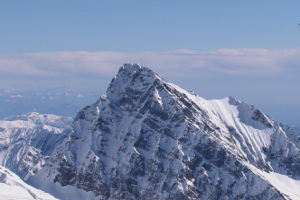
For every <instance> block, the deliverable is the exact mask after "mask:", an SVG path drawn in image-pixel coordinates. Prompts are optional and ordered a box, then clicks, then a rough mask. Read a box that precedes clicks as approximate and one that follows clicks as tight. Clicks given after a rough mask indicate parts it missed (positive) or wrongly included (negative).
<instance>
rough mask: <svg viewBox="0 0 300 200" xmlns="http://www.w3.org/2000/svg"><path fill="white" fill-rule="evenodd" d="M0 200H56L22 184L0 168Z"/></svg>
mask: <svg viewBox="0 0 300 200" xmlns="http://www.w3.org/2000/svg"><path fill="white" fill-rule="evenodd" d="M0 199H1V200H34V199H40V200H57V199H56V198H54V197H53V196H51V195H50V194H47V193H45V192H43V191H41V190H38V189H35V188H33V187H32V186H29V185H27V184H26V183H25V182H23V181H22V180H21V179H20V178H19V177H18V176H17V175H16V174H14V173H13V172H11V171H10V170H8V169H6V168H4V167H2V166H0Z"/></svg>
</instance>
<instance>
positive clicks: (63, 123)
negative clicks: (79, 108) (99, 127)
mask: <svg viewBox="0 0 300 200" xmlns="http://www.w3.org/2000/svg"><path fill="white" fill-rule="evenodd" d="M6 120H9V121H6ZM70 122H71V119H70V118H68V117H60V116H55V115H41V114H39V113H29V114H26V115H18V116H13V117H9V118H4V120H0V165H3V166H5V167H7V168H9V169H10V170H12V171H14V172H15V173H17V174H18V175H19V176H20V177H21V178H23V179H25V180H26V179H27V178H28V176H30V175H33V174H35V173H36V172H37V171H38V170H40V169H41V168H42V166H43V165H44V164H45V162H46V160H47V158H48V156H49V155H51V153H52V152H53V150H54V149H55V148H56V146H57V145H58V144H59V143H61V142H62V140H63V139H64V138H66V137H67V136H68V134H69V132H70Z"/></svg>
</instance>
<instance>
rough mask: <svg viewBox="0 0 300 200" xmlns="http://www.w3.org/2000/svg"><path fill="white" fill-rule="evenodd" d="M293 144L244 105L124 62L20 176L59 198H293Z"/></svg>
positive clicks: (299, 144)
mask: <svg viewBox="0 0 300 200" xmlns="http://www.w3.org/2000/svg"><path fill="white" fill-rule="evenodd" d="M299 149H300V137H299V136H298V135H297V134H296V133H295V132H294V131H293V130H292V129H290V128H289V127H287V126H284V125H283V124H281V123H280V122H277V121H275V120H272V119H271V118H270V117H268V116H266V115H265V114H264V113H263V112H262V111H261V110H259V109H257V108H255V107H254V106H252V105H249V104H247V103H245V102H242V101H239V100H237V99H235V98H233V97H227V98H225V99H222V100H210V101H208V100H205V99H203V98H201V97H199V96H197V95H196V94H194V93H193V92H188V91H185V90H183V89H181V88H180V87H178V86H176V85H174V84H171V83H168V82H167V81H165V80H164V79H163V78H162V77H160V76H159V75H158V74H157V73H155V72H153V71H152V70H150V69H149V68H146V67H142V66H140V65H138V64H125V65H124V66H122V67H121V68H120V70H119V72H118V74H117V75H116V76H115V77H114V78H113V79H112V81H111V83H110V85H109V87H108V89H107V91H106V93H105V94H103V95H102V96H101V97H100V99H99V100H98V101H96V102H95V103H94V104H92V105H90V106H86V107H84V108H83V109H81V110H80V111H79V112H78V113H77V116H76V118H75V119H74V122H73V125H72V129H71V133H70V134H69V135H68V136H67V137H66V138H65V139H64V140H63V141H62V142H61V143H59V144H58V145H57V147H56V148H55V149H54V150H53V152H52V153H51V155H50V157H49V159H48V160H47V161H46V163H45V165H43V167H42V168H41V169H40V170H39V171H38V172H37V173H33V174H35V175H33V176H31V177H29V179H28V183H30V184H32V185H33V186H35V187H37V188H40V189H42V190H44V191H46V192H49V193H51V194H53V195H54V196H56V197H57V198H60V199H70V195H71V194H73V197H74V198H75V199H101V200H102V199H103V200H104V199H105V200H107V199H109V200H114V199H126V200H136V199H139V200H150V199H157V200H160V199H161V200H162V199H167V200H171V199H172V200H196V199H201V200H208V199H275V200H279V199H300V195H299V194H298V192H297V191H299V189H300V181H299V180H300V170H299V169H300V150H299ZM41 181H43V184H40V182H41ZM66 192H68V193H67V194H66ZM76 197H77V198H76ZM72 199H73V198H72Z"/></svg>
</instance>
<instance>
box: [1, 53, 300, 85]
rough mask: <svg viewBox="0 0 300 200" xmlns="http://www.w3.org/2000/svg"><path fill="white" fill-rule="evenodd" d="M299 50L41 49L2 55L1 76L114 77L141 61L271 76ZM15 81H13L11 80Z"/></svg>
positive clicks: (170, 73) (164, 68)
mask: <svg viewBox="0 0 300 200" xmlns="http://www.w3.org/2000/svg"><path fill="white" fill-rule="evenodd" d="M299 57H300V49H287V50H268V49H218V50H215V51H206V52H195V51H191V50H185V49H181V50H176V51H170V52H140V53H123V52H111V51H108V52H87V51H75V52H70V51H61V52H38V53H30V54H25V55H22V56H0V76H1V77H13V76H18V78H20V77H21V78H22V79H26V78H27V79H32V78H35V77H40V78H43V77H44V78H48V79H49V78H53V79H64V77H65V78H66V77H67V78H72V79H76V78H77V79H80V78H81V77H91V78H95V77H108V78H110V77H112V76H113V75H114V74H116V73H117V70H118V68H119V67H120V66H121V65H122V64H123V63H140V64H141V65H143V66H147V67H149V68H151V69H153V70H155V71H157V72H158V73H160V74H161V75H162V76H164V77H174V76H175V77H185V76H191V75H192V76H193V75H194V76H199V77H201V76H213V75H214V74H231V75H238V76H240V75H243V76H248V75H251V76H253V75H254V76H255V75H272V74H278V73H281V72H284V71H289V70H292V69H295V67H294V66H299V64H300V60H299V59H298V58H299ZM11 81H12V80H11Z"/></svg>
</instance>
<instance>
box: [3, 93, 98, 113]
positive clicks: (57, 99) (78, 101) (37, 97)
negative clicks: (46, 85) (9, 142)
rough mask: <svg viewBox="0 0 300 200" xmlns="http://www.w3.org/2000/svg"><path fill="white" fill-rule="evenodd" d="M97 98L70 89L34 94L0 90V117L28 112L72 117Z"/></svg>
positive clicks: (94, 95)
mask: <svg viewBox="0 0 300 200" xmlns="http://www.w3.org/2000/svg"><path fill="white" fill-rule="evenodd" d="M98 98H99V94H98V93H95V92H88V91H85V90H77V89H72V88H70V87H60V88H52V89H46V90H42V91H35V92H33V91H18V90H17V91H16V90H0V105H1V106H0V117H7V116H13V115H17V114H24V113H28V112H39V113H42V114H55V115H60V116H70V117H74V116H75V115H76V113H77V111H78V110H79V109H80V108H82V107H83V106H86V105H88V104H91V103H92V102H94V101H96V100H97V99H98Z"/></svg>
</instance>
